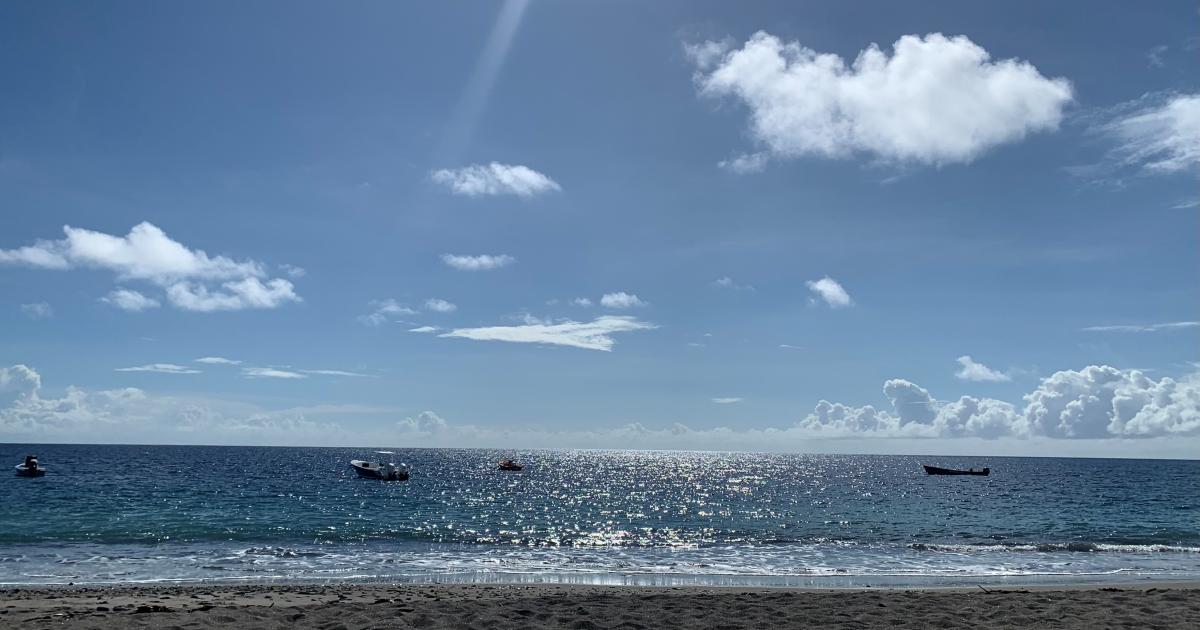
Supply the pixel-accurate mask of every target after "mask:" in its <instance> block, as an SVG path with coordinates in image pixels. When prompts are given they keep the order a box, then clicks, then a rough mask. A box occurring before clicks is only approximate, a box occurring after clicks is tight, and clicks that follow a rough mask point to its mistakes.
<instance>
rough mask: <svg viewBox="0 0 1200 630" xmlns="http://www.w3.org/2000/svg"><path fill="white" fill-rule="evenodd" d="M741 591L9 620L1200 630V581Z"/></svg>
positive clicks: (79, 612) (184, 601) (260, 596)
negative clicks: (1045, 585) (1093, 584)
mask: <svg viewBox="0 0 1200 630" xmlns="http://www.w3.org/2000/svg"><path fill="white" fill-rule="evenodd" d="M987 590H988V591H990V592H985V591H984V590H983V589H980V588H969V589H967V588H963V589H923V590H900V589H860V590H805V589H787V588H773V589H761V588H759V589H742V588H700V587H683V588H657V587H608V586H549V585H546V586H525V585H511V586H498V585H434V586H427V585H421V586H417V585H400V586H388V585H379V584H372V585H351V584H341V585H336V586H326V585H307V586H306V585H290V586H263V585H222V586H137V587H96V588H83V587H58V588H39V589H32V588H21V589H8V590H4V591H2V592H0V627H4V628H101V629H107V628H191V629H196V630H205V629H207V628H218V627H233V628H321V629H323V630H339V629H346V630H351V629H358V628H477V629H480V630H483V629H488V630H493V629H505V628H514V629H515V628H522V629H526V628H579V629H592V628H621V629H626V630H636V629H638V628H649V629H659V628H730V629H734V628H768V629H772V630H776V629H780V628H796V627H810V626H811V627H825V628H864V627H869V628H874V627H901V628H939V629H940V628H1013V627H1039V628H1113V627H1136V628H1200V583H1194V582H1192V583H1170V584H1158V585H1156V586H1154V587H1147V585H1145V584H1141V585H1136V586H1135V585H1130V586H1123V587H1112V586H1107V587H1099V586H1096V587H1028V588H1022V587H1011V588H1009V587H1006V588H995V587H988V589H987Z"/></svg>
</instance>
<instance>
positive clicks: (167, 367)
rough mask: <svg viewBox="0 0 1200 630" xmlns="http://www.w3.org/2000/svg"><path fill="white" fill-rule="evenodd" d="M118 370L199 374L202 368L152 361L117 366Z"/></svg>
mask: <svg viewBox="0 0 1200 630" xmlns="http://www.w3.org/2000/svg"><path fill="white" fill-rule="evenodd" d="M117 371H118V372H156V373H158V374H199V373H200V370H194V369H192V368H189V367H184V366H182V365H175V364H174V363H150V364H148V365H138V366H134V367H123V368H117Z"/></svg>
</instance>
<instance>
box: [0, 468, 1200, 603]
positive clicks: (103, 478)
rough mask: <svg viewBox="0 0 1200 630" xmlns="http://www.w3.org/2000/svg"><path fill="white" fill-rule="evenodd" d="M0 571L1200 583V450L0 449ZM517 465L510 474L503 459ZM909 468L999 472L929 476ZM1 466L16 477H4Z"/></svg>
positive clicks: (20, 580)
mask: <svg viewBox="0 0 1200 630" xmlns="http://www.w3.org/2000/svg"><path fill="white" fill-rule="evenodd" d="M26 453H36V454H38V455H39V456H40V458H41V461H42V464H43V466H45V467H47V468H49V470H50V472H49V474H47V475H46V476H45V477H43V478H40V479H25V478H17V477H15V476H12V473H11V472H9V473H5V475H7V476H5V477H0V583H4V584H31V583H66V582H75V583H76V584H79V583H94V582H115V581H200V580H214V581H240V580H254V581H266V580H291V581H295V580H319V581H331V580H364V581H365V580H384V581H517V582H522V581H554V582H588V583H601V584H604V583H635V584H686V583H693V584H747V585H751V584H766V585H770V584H792V585H806V584H807V585H828V586H838V585H863V584H923V583H929V582H936V583H966V582H971V583H974V582H989V581H990V582H995V581H1005V582H1013V581H1038V580H1051V581H1090V580H1103V579H1113V578H1117V579H1122V580H1131V579H1153V578H1171V579H1180V578H1196V577H1198V576H1200V462H1197V461H1145V460H1099V459H1091V460H1088V459H1045V458H979V457H973V458H954V457H907V456H844V455H764V454H739V453H676V452H670V453H668V452H644V451H529V452H511V451H509V452H500V451H487V450H432V449H431V450H400V451H398V452H397V460H400V461H405V462H407V463H408V465H409V466H410V468H411V471H412V478H411V479H410V480H409V481H407V482H403V483H384V482H378V481H370V480H362V479H358V478H356V477H355V476H354V474H353V471H352V470H351V469H350V468H349V466H348V461H349V460H350V459H352V458H360V457H365V456H369V455H370V451H369V450H354V449H341V448H327V449H324V448H254V447H246V448H228V447H175V446H46V445H39V446H26V445H11V444H9V445H0V462H6V463H11V464H16V463H19V462H20V461H21V459H22V458H23V456H24V455H25V454H26ZM502 457H514V458H516V459H518V460H519V461H522V462H524V463H526V464H527V465H526V468H525V470H524V471H522V472H519V473H504V472H500V471H497V470H496V461H497V460H498V459H500V458H502ZM921 463H935V464H941V465H945V466H950V467H960V466H961V467H963V468H966V467H972V466H973V467H982V466H984V465H988V466H990V467H991V468H992V475H991V476H990V477H929V476H926V475H925V474H924V473H923V472H922V470H921V466H920V464H921ZM10 471H11V469H10Z"/></svg>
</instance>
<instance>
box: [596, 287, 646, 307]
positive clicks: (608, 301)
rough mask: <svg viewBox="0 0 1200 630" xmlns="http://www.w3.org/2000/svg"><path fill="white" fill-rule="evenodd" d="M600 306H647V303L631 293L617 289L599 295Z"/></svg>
mask: <svg viewBox="0 0 1200 630" xmlns="http://www.w3.org/2000/svg"><path fill="white" fill-rule="evenodd" d="M600 306H603V307H604V308H614V309H626V308H635V307H639V306H648V303H647V302H645V301H644V300H642V299H641V298H639V297H638V296H636V295H634V294H633V293H626V292H624V291H617V292H616V293H605V294H604V295H603V296H601V297H600Z"/></svg>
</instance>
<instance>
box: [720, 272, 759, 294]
mask: <svg viewBox="0 0 1200 630" xmlns="http://www.w3.org/2000/svg"><path fill="white" fill-rule="evenodd" d="M712 285H713V286H714V287H717V288H718V289H733V290H734V291H753V290H754V285H752V284H738V283H737V282H734V281H733V278H730V277H729V276H722V277H720V278H717V279H716V280H713V282H712Z"/></svg>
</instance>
